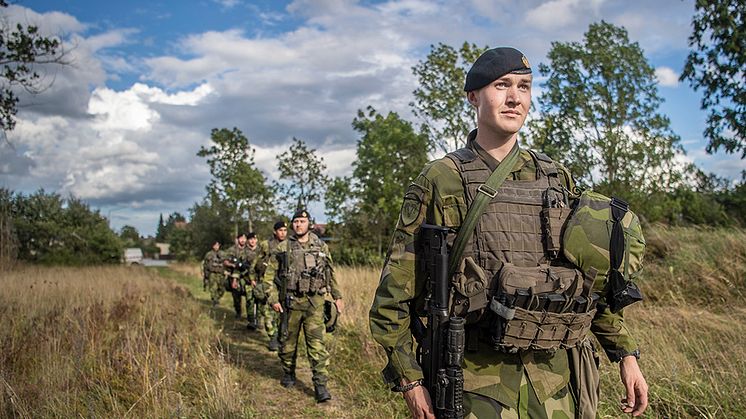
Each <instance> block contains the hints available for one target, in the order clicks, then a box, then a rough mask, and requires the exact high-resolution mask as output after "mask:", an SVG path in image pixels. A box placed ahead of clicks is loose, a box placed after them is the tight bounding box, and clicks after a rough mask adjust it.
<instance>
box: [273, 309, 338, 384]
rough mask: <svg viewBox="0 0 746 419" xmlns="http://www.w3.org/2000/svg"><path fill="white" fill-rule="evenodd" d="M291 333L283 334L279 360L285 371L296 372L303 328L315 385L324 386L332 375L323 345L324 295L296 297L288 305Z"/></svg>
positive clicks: (289, 331)
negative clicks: (330, 374)
mask: <svg viewBox="0 0 746 419" xmlns="http://www.w3.org/2000/svg"><path fill="white" fill-rule="evenodd" d="M287 315H288V316H289V318H288V333H287V336H281V337H280V351H279V355H280V362H281V364H282V370H283V372H285V373H286V374H293V373H295V361H296V358H297V356H298V338H299V337H300V331H301V329H303V334H304V335H305V338H306V352H307V353H308V362H309V363H310V364H311V371H312V372H313V384H314V385H320V384H322V385H325V384H326V382H327V379H328V377H329V371H328V368H329V353H328V352H327V350H326V345H325V344H324V334H325V333H326V332H325V326H324V296H323V295H303V296H300V297H297V298H293V300H291V302H290V307H289V308H288V313H287Z"/></svg>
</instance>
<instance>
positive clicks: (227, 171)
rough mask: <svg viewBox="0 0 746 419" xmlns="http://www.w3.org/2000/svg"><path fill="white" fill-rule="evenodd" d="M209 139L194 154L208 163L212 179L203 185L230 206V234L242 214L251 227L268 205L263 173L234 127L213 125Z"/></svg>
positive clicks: (251, 150) (238, 131)
mask: <svg viewBox="0 0 746 419" xmlns="http://www.w3.org/2000/svg"><path fill="white" fill-rule="evenodd" d="M210 139H211V140H212V144H211V145H210V146H209V147H204V146H202V147H200V150H199V152H197V155H198V156H200V157H205V158H206V159H207V164H208V165H209V166H210V174H211V175H212V180H211V181H210V184H209V185H208V187H207V189H208V192H210V193H214V194H216V195H217V196H219V197H220V199H222V200H225V201H227V202H229V203H230V204H231V205H232V213H231V220H232V221H233V223H234V231H233V232H234V235H235V234H237V233H238V225H239V223H240V221H241V217H242V216H243V215H244V214H246V218H247V220H248V223H249V230H251V229H252V227H253V220H254V219H255V218H256V216H257V214H258V213H260V212H261V211H265V210H266V209H267V208H268V206H269V202H270V200H271V198H272V193H271V191H270V189H269V188H268V187H267V185H266V178H265V177H264V174H263V173H262V172H261V171H260V170H259V169H258V168H257V167H256V165H255V163H254V153H255V150H254V149H253V148H251V144H250V143H249V139H248V138H246V136H245V135H243V133H242V132H241V130H239V129H238V128H233V130H229V129H227V128H221V129H217V128H215V129H213V130H212V132H211V134H210Z"/></svg>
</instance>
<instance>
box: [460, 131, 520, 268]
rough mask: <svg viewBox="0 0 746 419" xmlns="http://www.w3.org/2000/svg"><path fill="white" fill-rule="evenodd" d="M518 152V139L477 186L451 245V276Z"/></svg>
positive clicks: (512, 165) (513, 163)
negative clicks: (474, 195)
mask: <svg viewBox="0 0 746 419" xmlns="http://www.w3.org/2000/svg"><path fill="white" fill-rule="evenodd" d="M518 153H519V148H518V141H516V142H515V144H513V148H511V149H510V152H509V153H508V155H507V156H505V158H504V159H503V161H502V162H500V164H499V165H498V166H497V168H496V169H495V170H494V171H493V172H492V174H490V177H488V178H487V181H486V182H484V184H482V185H480V186H479V187H478V188H477V191H478V192H479V194H478V195H477V196H476V197H475V198H474V202H472V204H471V205H470V206H469V209H468V210H467V212H466V216H465V217H464V221H463V222H462V223H461V227H459V231H458V234H457V235H456V238H455V239H454V241H453V246H452V247H451V256H450V258H449V260H448V277H449V278H452V277H453V274H454V273H455V272H456V269H457V268H458V265H459V262H460V261H461V255H463V253H464V247H465V246H466V243H467V242H468V241H469V239H470V238H471V235H472V234H473V233H474V227H475V226H476V225H477V221H478V220H479V217H481V216H482V214H483V213H484V210H485V208H487V204H489V203H490V200H492V198H494V197H495V195H497V191H498V189H500V186H501V185H502V184H503V182H505V179H506V178H507V177H508V175H509V174H510V172H511V171H512V170H513V167H514V166H515V163H516V162H517V161H518Z"/></svg>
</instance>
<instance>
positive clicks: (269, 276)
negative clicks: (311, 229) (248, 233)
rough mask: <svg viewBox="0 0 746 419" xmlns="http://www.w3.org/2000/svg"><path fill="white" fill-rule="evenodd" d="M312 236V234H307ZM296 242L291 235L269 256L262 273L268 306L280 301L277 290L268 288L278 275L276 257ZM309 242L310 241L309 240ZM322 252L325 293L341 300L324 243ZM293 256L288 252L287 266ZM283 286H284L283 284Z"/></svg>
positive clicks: (329, 255) (284, 279)
mask: <svg viewBox="0 0 746 419" xmlns="http://www.w3.org/2000/svg"><path fill="white" fill-rule="evenodd" d="M308 234H313V233H308ZM291 241H292V242H297V241H298V239H297V238H296V237H295V235H291V236H290V237H288V239H287V240H284V241H282V242H279V243H278V244H277V248H276V250H275V252H274V253H272V254H271V257H270V258H269V260H268V261H267V269H266V270H265V272H264V277H263V279H262V281H263V282H264V284H265V289H268V290H269V292H267V302H268V304H270V305H272V304H275V303H278V302H279V301H280V295H279V290H278V289H277V288H276V287H268V286H267V285H268V284H272V283H273V281H274V280H275V277H276V276H277V275H278V267H279V261H278V258H277V256H278V255H279V254H281V253H283V252H288V249H290V248H292V246H290V242H291ZM309 241H310V240H309ZM301 247H307V243H304V244H301ZM322 251H323V253H324V254H325V255H326V258H327V259H326V266H327V271H326V281H327V284H328V289H327V291H328V292H329V293H330V294H331V295H332V298H334V299H335V300H338V299H340V298H342V292H341V291H340V290H339V285H338V284H337V278H336V276H335V275H334V265H333V263H332V256H331V254H330V253H329V247H328V246H327V245H326V243H323V244H322ZM294 256H295V255H294V254H293V252H288V264H292V258H293V257H294ZM280 280H281V281H286V280H287V278H280ZM283 285H284V284H283Z"/></svg>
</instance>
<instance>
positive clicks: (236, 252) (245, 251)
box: [223, 244, 259, 280]
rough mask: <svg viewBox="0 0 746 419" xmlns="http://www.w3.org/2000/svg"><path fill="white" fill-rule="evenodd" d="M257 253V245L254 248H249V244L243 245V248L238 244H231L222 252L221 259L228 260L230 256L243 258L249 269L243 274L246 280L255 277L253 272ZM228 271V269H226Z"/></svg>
mask: <svg viewBox="0 0 746 419" xmlns="http://www.w3.org/2000/svg"><path fill="white" fill-rule="evenodd" d="M258 254H259V246H257V247H255V248H254V249H249V245H246V246H244V247H243V248H239V247H238V245H235V244H234V245H233V246H231V247H230V248H228V250H226V251H225V252H224V253H223V260H228V259H230V258H232V257H235V258H237V259H240V260H243V261H244V262H246V263H248V264H249V269H248V270H247V271H246V272H247V274H246V275H247V276H244V277H243V278H245V279H247V280H251V279H255V278H256V275H255V274H254V271H255V268H256V263H257V255H258ZM227 270H228V271H229V272H230V269H227Z"/></svg>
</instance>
